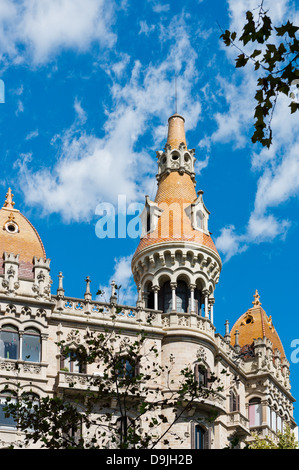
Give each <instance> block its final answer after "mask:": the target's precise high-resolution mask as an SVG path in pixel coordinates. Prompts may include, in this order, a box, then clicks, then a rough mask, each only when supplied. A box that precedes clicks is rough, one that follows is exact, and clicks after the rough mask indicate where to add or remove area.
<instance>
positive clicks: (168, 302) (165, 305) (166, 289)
mask: <svg viewBox="0 0 299 470" xmlns="http://www.w3.org/2000/svg"><path fill="white" fill-rule="evenodd" d="M159 310H162V311H163V312H164V313H168V312H171V310H172V292H171V287H170V282H169V281H167V282H165V284H164V285H163V286H162V288H161V290H160V292H159Z"/></svg>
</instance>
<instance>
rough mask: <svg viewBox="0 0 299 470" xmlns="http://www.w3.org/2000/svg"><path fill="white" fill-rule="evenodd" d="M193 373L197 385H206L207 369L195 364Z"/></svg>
mask: <svg viewBox="0 0 299 470" xmlns="http://www.w3.org/2000/svg"><path fill="white" fill-rule="evenodd" d="M194 374H195V380H196V381H197V383H198V385H199V386H200V387H206V386H207V382H208V380H207V379H208V373H207V369H206V368H205V367H204V366H203V365H201V364H195V369H194Z"/></svg>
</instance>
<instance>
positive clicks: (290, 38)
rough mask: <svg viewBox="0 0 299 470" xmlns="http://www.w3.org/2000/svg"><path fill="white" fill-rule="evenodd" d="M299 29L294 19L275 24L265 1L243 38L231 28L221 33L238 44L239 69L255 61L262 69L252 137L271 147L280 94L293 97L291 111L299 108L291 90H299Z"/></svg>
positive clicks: (229, 42)
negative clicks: (275, 111)
mask: <svg viewBox="0 0 299 470" xmlns="http://www.w3.org/2000/svg"><path fill="white" fill-rule="evenodd" d="M298 29H299V27H298V26H295V25H294V24H293V23H291V22H290V21H287V22H286V23H285V24H282V25H280V26H277V27H276V26H273V24H272V20H271V18H270V16H269V15H268V11H265V10H264V8H263V1H262V3H261V5H260V6H259V11H258V14H257V18H256V19H255V18H254V14H253V12H251V11H247V13H246V23H245V25H244V27H243V32H242V34H241V36H240V37H239V38H237V33H236V32H231V31H229V30H226V31H225V32H223V33H222V34H221V36H220V38H222V39H223V41H224V44H225V45H226V46H227V47H230V46H232V47H235V48H236V49H237V50H238V51H239V52H240V54H239V55H238V56H237V58H236V64H235V66H236V68H241V67H245V66H246V65H247V64H248V63H249V62H252V63H253V64H254V70H255V71H259V77H258V79H257V88H256V94H255V100H256V101H257V105H256V107H255V113H254V119H255V122H254V128H255V130H254V133H253V135H252V137H251V140H252V142H253V143H256V142H259V143H261V144H262V145H263V146H264V147H267V148H269V147H270V146H271V144H272V128H271V122H272V117H273V113H274V110H275V105H276V102H277V98H278V96H279V95H280V94H281V93H283V94H284V95H286V96H289V97H290V98H291V100H290V104H289V107H290V112H291V113H295V112H296V111H298V109H299V101H298V102H297V100H294V99H292V98H294V93H292V92H291V89H292V87H293V86H294V87H295V88H296V89H299V70H298V58H299V41H298V38H297V37H296V33H297V31H298ZM237 40H238V41H240V42H241V43H242V44H243V47H245V46H248V44H250V43H252V44H254V46H255V48H254V50H253V51H250V52H245V51H244V50H243V49H241V47H239V45H238V44H237V42H236V41H237Z"/></svg>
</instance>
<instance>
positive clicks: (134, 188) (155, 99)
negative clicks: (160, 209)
mask: <svg viewBox="0 0 299 470" xmlns="http://www.w3.org/2000/svg"><path fill="white" fill-rule="evenodd" d="M173 29H176V33H177V34H176V35H175V31H173ZM166 33H167V32H166V31H164V36H165V37H166ZM172 35H175V37H176V39H177V40H176V42H174V44H173V45H172V47H171V49H170V50H169V53H168V56H167V57H166V58H165V60H162V61H161V62H160V63H155V64H151V65H150V66H148V67H146V68H145V67H143V66H142V64H141V63H140V62H139V61H136V62H135V64H134V66H133V68H132V71H131V77H130V79H129V81H128V82H127V83H126V84H125V85H124V86H121V85H120V84H119V82H118V81H116V80H117V78H115V79H114V82H113V84H112V87H111V95H112V99H113V103H114V108H113V110H111V111H110V112H109V114H108V113H107V120H106V122H105V125H104V127H103V130H104V133H105V136H104V137H103V138H98V137H97V136H96V135H93V134H87V133H85V132H84V131H83V130H82V122H81V121H80V119H79V121H77V120H76V121H75V123H74V124H73V126H71V128H69V129H66V130H65V131H64V132H63V133H62V134H61V135H59V136H55V137H54V138H53V145H56V146H57V145H59V144H60V148H59V159H58V160H57V162H56V164H55V165H54V167H53V168H50V169H49V168H47V169H40V170H37V171H35V170H34V169H31V168H30V164H31V162H29V161H28V160H25V161H23V162H19V169H20V173H19V174H20V187H22V189H23V191H24V196H25V199H26V202H27V203H28V204H30V205H39V206H40V207H41V208H42V209H43V211H44V213H46V214H49V213H52V212H56V213H60V214H61V216H62V217H63V219H64V220H65V221H67V222H70V221H72V220H76V221H82V220H90V218H91V217H92V216H93V215H94V213H95V208H96V206H97V204H99V203H101V202H111V203H112V204H114V205H115V204H116V202H117V196H118V195H119V194H125V195H126V197H127V202H128V203H130V202H140V201H142V202H143V201H144V194H147V190H148V187H149V186H152V184H153V177H154V172H155V167H154V166H153V164H152V159H151V157H150V156H149V155H148V154H146V153H144V152H138V150H136V145H137V142H138V139H139V138H140V137H141V136H143V135H144V134H145V133H146V132H148V131H149V132H150V133H151V134H152V136H153V139H154V140H155V150H158V149H159V148H157V143H158V141H157V134H156V133H155V132H156V126H152V125H151V123H152V119H153V117H157V116H158V117H159V119H160V120H161V121H162V122H165V123H167V118H168V117H169V109H170V103H171V101H172V96H173V82H172V77H173V75H174V74H173V73H172V74H170V73H169V72H170V70H174V69H175V70H176V71H177V72H179V73H180V76H181V77H182V78H181V82H180V83H182V84H183V85H181V86H180V85H179V96H180V102H181V106H180V112H182V113H183V114H184V115H186V116H188V119H187V120H186V128H187V129H188V128H192V127H194V126H196V124H197V122H198V119H199V116H200V112H201V106H200V103H199V101H196V95H195V94H194V93H193V86H194V84H195V82H196V74H197V72H196V63H195V59H196V53H195V51H194V50H193V48H192V47H191V44H190V41H189V38H188V36H187V33H186V28H185V25H184V24H183V22H181V23H178V24H177V26H176V28H173V27H171V36H172ZM174 59H175V60H174ZM74 106H75V109H76V111H77V115H78V116H79V117H81V118H82V117H83V118H84V119H85V118H86V114H85V110H83V109H82V106H81V104H80V102H79V101H78V99H76V101H75V104H74ZM189 107H190V108H189ZM158 129H159V128H158ZM161 137H162V134H160V135H159V141H160V142H161V145H163V146H164V144H165V140H164V139H163V140H160V138H161ZM137 163H138V165H137ZM145 188H146V191H145Z"/></svg>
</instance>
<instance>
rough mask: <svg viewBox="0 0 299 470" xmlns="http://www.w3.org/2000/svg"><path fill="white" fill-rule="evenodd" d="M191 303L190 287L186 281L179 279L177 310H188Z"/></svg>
mask: <svg viewBox="0 0 299 470" xmlns="http://www.w3.org/2000/svg"><path fill="white" fill-rule="evenodd" d="M188 305H189V289H188V286H187V284H186V282H184V281H178V283H177V287H176V311H177V312H187V310H188Z"/></svg>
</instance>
